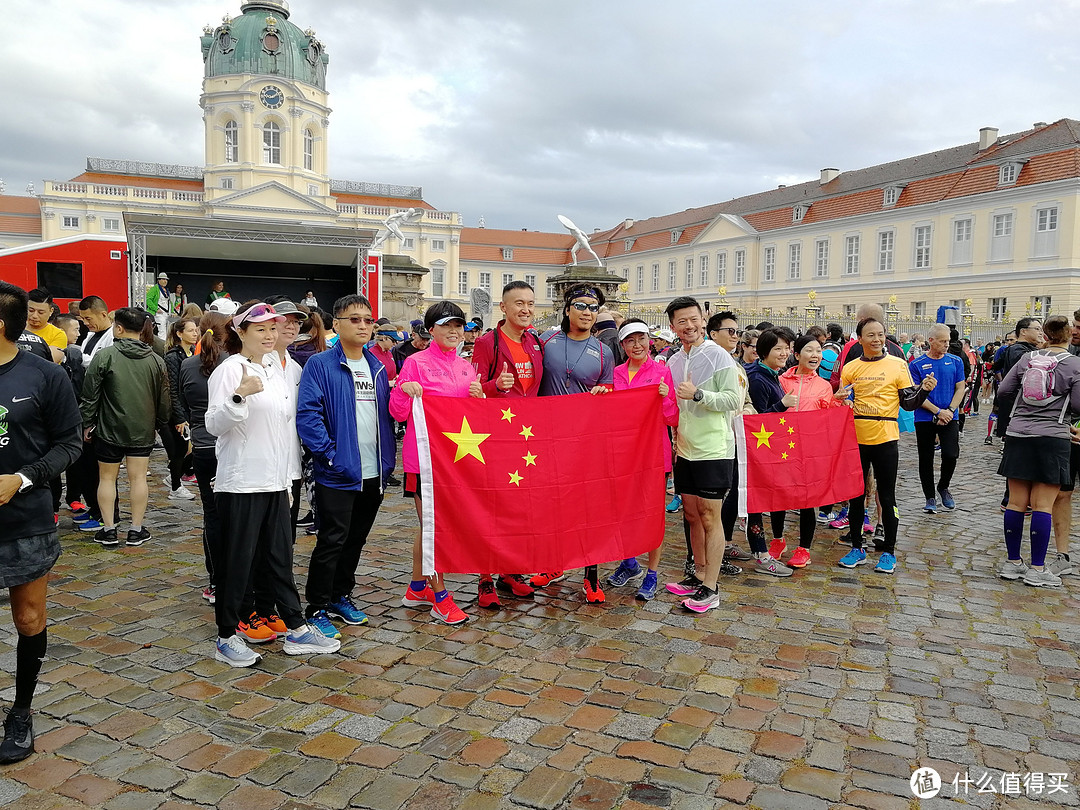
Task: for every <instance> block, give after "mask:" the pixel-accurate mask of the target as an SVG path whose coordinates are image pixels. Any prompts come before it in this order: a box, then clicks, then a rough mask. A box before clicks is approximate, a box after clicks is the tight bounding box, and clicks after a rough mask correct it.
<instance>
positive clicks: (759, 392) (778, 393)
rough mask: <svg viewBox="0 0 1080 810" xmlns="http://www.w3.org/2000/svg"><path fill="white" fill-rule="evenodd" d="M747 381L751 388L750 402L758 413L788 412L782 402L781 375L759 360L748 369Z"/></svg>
mask: <svg viewBox="0 0 1080 810" xmlns="http://www.w3.org/2000/svg"><path fill="white" fill-rule="evenodd" d="M746 381H747V384H748V385H749V387H750V401H751V402H752V403H754V410H756V411H757V412H758V413H783V412H784V411H786V410H787V405H784V404H783V403H782V402H781V401H780V400H782V399H783V398H784V389H783V387H782V386H781V385H780V376H779V373H778V372H776V371H773V370H772V369H771V368H769V367H768V366H767V365H765V364H764V363H762V362H761V361H760V360H758V361H757V362H756V363H751V364H750V365H748V366H747V367H746Z"/></svg>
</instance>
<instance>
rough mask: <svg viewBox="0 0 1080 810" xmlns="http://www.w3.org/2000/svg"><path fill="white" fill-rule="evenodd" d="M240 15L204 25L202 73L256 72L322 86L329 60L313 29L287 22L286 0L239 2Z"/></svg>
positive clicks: (322, 88)
mask: <svg viewBox="0 0 1080 810" xmlns="http://www.w3.org/2000/svg"><path fill="white" fill-rule="evenodd" d="M240 11H241V14H240V16H239V17H233V18H232V19H230V18H229V17H227V16H226V18H225V19H224V20H222V22H221V25H219V26H218V27H217V28H212V27H211V26H207V27H206V28H205V29H203V37H202V52H203V62H204V63H205V64H206V72H205V75H206V77H207V78H210V77H212V76H232V75H237V74H259V75H265V76H281V77H282V78H285V79H295V80H296V81H300V82H306V83H307V84H313V85H315V86H316V87H318V88H319V89H321V90H325V89H326V65H327V63H328V62H329V61H330V58H329V57H328V56H327V55H326V52H325V51H324V50H323V46H322V43H321V42H319V40H317V39H316V38H315V32H314V31H312V30H310V29H308V30H307V31H301V30H300V29H299V28H298V27H297V26H295V25H293V24H292V23H291V22H289V4H288V3H287V2H286V1H285V0H258V1H256V0H251V2H246V3H242V4H241V6H240Z"/></svg>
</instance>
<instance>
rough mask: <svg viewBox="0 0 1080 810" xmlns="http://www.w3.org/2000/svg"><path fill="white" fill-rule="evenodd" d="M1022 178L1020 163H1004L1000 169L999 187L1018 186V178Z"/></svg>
mask: <svg viewBox="0 0 1080 810" xmlns="http://www.w3.org/2000/svg"><path fill="white" fill-rule="evenodd" d="M1019 177H1020V164H1019V163H1002V164H1001V166H999V167H998V185H999V186H1012V185H1015V184H1016V180H1017V178H1019Z"/></svg>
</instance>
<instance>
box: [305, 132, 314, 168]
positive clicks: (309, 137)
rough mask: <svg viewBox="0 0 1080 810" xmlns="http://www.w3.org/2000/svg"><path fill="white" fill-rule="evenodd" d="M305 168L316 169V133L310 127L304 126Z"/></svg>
mask: <svg viewBox="0 0 1080 810" xmlns="http://www.w3.org/2000/svg"><path fill="white" fill-rule="evenodd" d="M304 168H305V169H306V170H307V171H309V172H313V171H315V133H314V132H312V131H311V129H309V128H308V127H305V128H304Z"/></svg>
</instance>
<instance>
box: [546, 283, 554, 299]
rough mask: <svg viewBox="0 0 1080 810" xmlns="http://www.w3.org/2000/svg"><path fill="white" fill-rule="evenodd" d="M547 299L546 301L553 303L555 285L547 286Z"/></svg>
mask: <svg viewBox="0 0 1080 810" xmlns="http://www.w3.org/2000/svg"><path fill="white" fill-rule="evenodd" d="M547 297H548V301H554V300H555V285H554V284H548V285H547Z"/></svg>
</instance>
